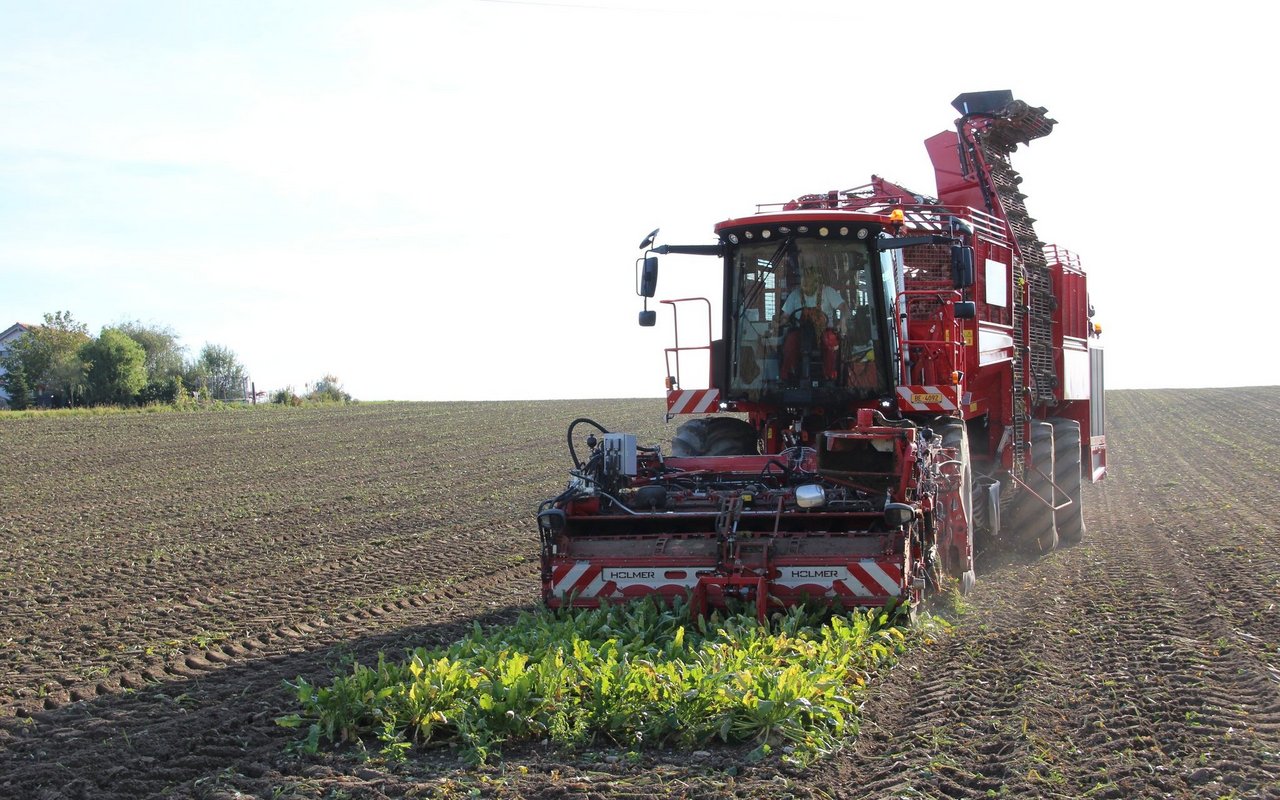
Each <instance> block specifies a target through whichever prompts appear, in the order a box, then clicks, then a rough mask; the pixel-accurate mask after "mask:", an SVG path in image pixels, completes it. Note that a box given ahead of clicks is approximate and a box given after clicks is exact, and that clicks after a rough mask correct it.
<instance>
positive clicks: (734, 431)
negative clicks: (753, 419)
mask: <svg viewBox="0 0 1280 800" xmlns="http://www.w3.org/2000/svg"><path fill="white" fill-rule="evenodd" d="M759 441H760V434H759V433H758V432H757V431H756V429H755V426H754V425H752V424H751V423H750V422H747V421H746V420H743V419H738V418H737V417H699V418H697V419H691V420H689V421H688V422H682V423H681V424H680V427H678V428H676V435H675V436H674V437H672V439H671V455H673V456H676V457H678V458H697V457H700V456H751V455H755V454H756V453H758V452H760V445H759Z"/></svg>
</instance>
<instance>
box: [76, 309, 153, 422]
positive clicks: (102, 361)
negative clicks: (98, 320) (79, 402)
mask: <svg viewBox="0 0 1280 800" xmlns="http://www.w3.org/2000/svg"><path fill="white" fill-rule="evenodd" d="M80 359H81V360H82V361H83V362H84V363H85V366H86V370H85V401H86V402H88V403H90V404H93V405H110V404H114V405H131V404H133V403H135V402H137V400H138V394H139V393H140V392H141V391H142V390H143V388H144V387H145V386H146V385H147V366H146V365H147V352H146V350H144V349H143V348H142V345H140V344H138V343H137V342H136V341H134V339H133V338H132V337H130V336H129V335H128V334H126V333H125V332H124V331H121V330H117V329H115V328H103V329H102V333H101V334H99V336H98V338H97V339H93V340H91V341H89V342H87V343H85V344H84V345H83V346H82V347H81V348H80Z"/></svg>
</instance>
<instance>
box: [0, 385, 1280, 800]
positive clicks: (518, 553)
mask: <svg viewBox="0 0 1280 800" xmlns="http://www.w3.org/2000/svg"><path fill="white" fill-rule="evenodd" d="M1107 399H1108V404H1109V406H1108V412H1109V420H1108V423H1109V425H1110V428H1109V430H1108V441H1109V443H1110V447H1111V476H1110V477H1109V478H1108V480H1107V481H1106V482H1105V483H1102V484H1099V485H1096V486H1088V487H1086V496H1085V503H1086V512H1085V516H1086V521H1087V524H1088V527H1089V530H1088V534H1087V536H1086V540H1085V543H1084V544H1082V545H1080V546H1077V547H1074V548H1071V549H1067V550H1061V551H1057V552H1055V553H1052V554H1050V555H1049V556H1047V557H1045V558H1042V559H1039V560H1037V561H1034V562H1031V563H1019V562H1011V561H1010V562H1003V563H987V564H984V565H983V567H984V569H983V571H982V573H981V574H980V576H979V584H978V588H977V590H976V591H975V592H974V593H973V594H972V595H971V596H970V597H969V601H968V602H969V609H968V610H967V612H966V613H963V614H961V615H959V616H958V617H957V618H955V620H954V627H953V628H952V629H951V630H950V631H949V632H947V633H945V634H942V635H937V636H934V637H933V638H932V639H931V640H930V641H929V642H927V643H921V644H920V645H919V646H917V647H916V648H914V649H913V650H912V651H911V652H910V653H909V654H908V655H907V656H906V657H905V658H904V659H903V660H902V661H901V662H900V663H899V664H898V665H897V666H896V667H894V668H893V669H892V670H891V671H889V672H888V673H886V674H885V675H883V676H882V677H881V679H880V680H879V681H878V682H876V683H875V684H874V685H873V686H872V687H871V688H870V689H868V690H867V692H866V694H865V703H864V707H863V711H864V720H863V728H862V733H861V735H860V736H859V737H858V738H857V739H855V740H852V741H850V742H849V743H848V745H847V746H846V747H845V749H843V750H842V751H840V752H838V753H835V754H833V755H831V756H829V757H827V758H825V759H823V760H822V761H819V762H818V763H817V764H816V765H814V766H812V767H810V768H809V769H805V770H799V769H793V768H790V767H787V766H785V765H783V764H782V763H781V762H779V761H777V760H775V759H772V758H771V759H767V760H765V761H764V762H760V763H756V764H751V763H748V762H747V761H746V759H745V757H744V756H745V753H746V749H732V748H723V747H710V748H708V749H707V750H704V751H698V752H694V753H688V752H646V753H644V755H643V756H642V757H641V758H640V759H639V760H638V761H633V760H632V759H630V758H628V757H627V752H628V750H629V748H627V747H621V746H607V745H606V744H604V743H602V744H601V746H600V747H599V748H597V749H593V750H589V751H586V752H580V753H572V754H565V753H559V752H556V751H554V750H551V749H549V748H546V747H543V746H540V745H532V746H526V747H522V748H516V749H513V750H509V751H508V752H507V753H506V754H505V759H504V761H503V762H501V763H500V764H496V765H492V766H489V767H486V768H483V769H475V768H468V767H466V766H465V765H464V764H462V763H461V762H460V761H459V760H458V759H457V758H456V756H455V754H454V753H452V752H451V751H449V750H447V749H443V750H434V751H429V752H425V753H415V754H414V755H413V757H412V758H410V759H409V760H408V761H407V762H405V763H403V764H385V763H381V762H379V761H378V760H376V759H374V760H369V759H367V758H364V757H362V755H361V753H360V752H359V751H358V750H355V749H352V748H346V749H344V750H342V751H339V752H326V753H323V754H321V755H318V756H306V755H302V754H299V753H296V752H294V751H293V750H292V749H291V747H290V745H291V744H292V743H293V742H295V741H296V738H297V732H296V731H292V730H287V729H284V728H281V727H279V726H277V725H276V724H275V719H276V718H277V717H279V716H281V715H284V714H287V713H290V712H292V711H295V710H296V707H295V705H294V704H293V702H292V698H291V697H290V695H289V693H288V691H287V689H286V687H285V681H287V680H292V679H294V678H296V677H298V676H303V677H306V678H307V679H308V680H312V681H316V682H327V679H328V678H329V677H330V676H332V675H333V674H334V673H335V672H337V671H343V670H345V669H347V668H348V667H349V665H350V664H351V663H352V661H353V660H362V661H372V660H374V659H375V658H376V655H377V653H378V652H387V653H388V654H390V655H393V656H394V655H398V654H400V653H401V652H403V650H404V649H406V648H409V647H413V646H419V645H424V644H425V645H432V644H444V643H447V642H449V641H451V640H453V639H454V638H456V637H457V636H458V635H459V634H460V632H461V631H463V630H464V629H465V628H467V627H469V626H471V625H472V624H474V623H476V622H479V623H480V624H482V625H484V624H490V623H494V622H501V621H507V620H510V619H511V618H513V617H514V615H515V614H517V613H518V612H519V611H520V610H521V609H525V608H532V607H533V606H534V605H535V603H536V601H537V596H538V591H537V590H538V587H537V563H536V562H537V552H536V535H535V530H534V526H533V523H532V515H533V509H534V508H535V506H536V503H537V502H538V501H539V500H540V499H542V498H543V497H545V496H550V495H552V494H555V493H556V492H557V491H558V490H559V489H560V488H562V484H563V481H564V478H565V468H566V467H567V466H568V456H567V454H566V452H565V447H564V433H563V431H564V428H565V426H566V425H567V423H568V422H569V421H570V420H572V419H573V418H574V417H577V416H590V417H592V418H593V419H596V420H598V421H599V422H600V423H602V424H603V425H605V426H607V427H609V428H611V429H614V430H628V431H634V432H636V433H638V434H639V438H640V439H641V440H642V441H645V442H655V443H656V442H658V441H660V440H662V439H664V438H668V437H669V429H668V428H667V427H666V426H664V425H663V424H662V416H661V401H659V400H643V401H641V400H634V401H558V402H538V403H453V404H445V403H437V404H386V405H361V406H354V407H347V408H308V409H273V410H267V411H262V410H258V411H252V412H236V413H207V414H145V415H144V414H136V415H135V414H128V415H108V416H96V417H52V416H51V417H43V418H34V419H30V418H16V417H5V416H0V509H2V511H0V550H2V551H3V553H4V555H5V558H4V560H3V562H2V563H0V797H5V798H8V797H13V798H47V799H48V800H54V799H55V798H106V799H107V800H116V799H117V798H119V799H123V798H140V797H174V798H237V797H262V798H277V797H278V798H339V797H347V798H384V797H441V798H451V797H473V796H480V797H503V798H516V797H535V798H648V797H705V798H730V797H733V798H738V797H741V798H748V797H762V796H769V797H779V798H781V797H806V798H808V797H839V798H984V797H1061V798H1076V797H1098V798H1134V797H1171V798H1202V797H1239V798H1280V532H1278V530H1277V525H1276V523H1275V522H1274V521H1273V518H1272V503H1273V501H1274V498H1275V497H1277V495H1280V433H1277V431H1280V387H1265V388H1247V389H1200V390H1193V391H1186V390H1177V391H1174V390H1161V391H1127V392H1112V393H1109V394H1108V398H1107Z"/></svg>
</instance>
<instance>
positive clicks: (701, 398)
mask: <svg viewBox="0 0 1280 800" xmlns="http://www.w3.org/2000/svg"><path fill="white" fill-rule="evenodd" d="M719 410H720V390H719V389H672V390H671V391H669V392H667V413H669V414H706V413H708V412H711V411H719Z"/></svg>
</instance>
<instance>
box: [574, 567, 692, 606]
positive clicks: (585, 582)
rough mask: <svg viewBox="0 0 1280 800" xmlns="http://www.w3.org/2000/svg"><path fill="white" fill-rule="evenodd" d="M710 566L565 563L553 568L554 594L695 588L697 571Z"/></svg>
mask: <svg viewBox="0 0 1280 800" xmlns="http://www.w3.org/2000/svg"><path fill="white" fill-rule="evenodd" d="M710 566H711V565H710V564H706V565H703V566H701V567H696V566H679V567H673V566H670V565H664V566H661V567H658V566H637V567H619V566H611V567H606V566H600V565H593V564H592V563H591V562H590V561H575V562H572V563H568V564H564V563H562V564H557V565H555V566H554V567H552V569H551V594H552V595H553V596H555V597H564V596H567V595H573V596H575V597H580V598H589V597H614V598H616V597H624V596H627V595H628V594H629V592H628V590H631V589H636V588H639V589H641V590H651V591H657V590H658V589H660V588H663V587H671V586H675V587H684V588H686V589H693V588H694V587H695V586H697V585H698V571H699V570H704V569H708V568H709V567H710Z"/></svg>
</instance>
